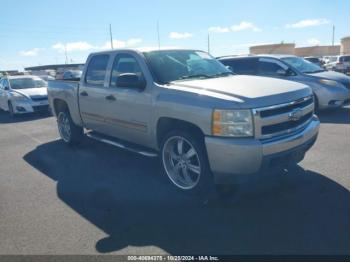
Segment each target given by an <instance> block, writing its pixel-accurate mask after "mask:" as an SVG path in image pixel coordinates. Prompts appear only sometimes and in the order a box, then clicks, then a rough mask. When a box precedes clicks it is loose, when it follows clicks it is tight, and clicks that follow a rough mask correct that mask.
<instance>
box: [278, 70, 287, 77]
mask: <svg viewBox="0 0 350 262" xmlns="http://www.w3.org/2000/svg"><path fill="white" fill-rule="evenodd" d="M276 73H277V75H279V76H287V75H288V71H287V70H284V69H278V70H277V72H276Z"/></svg>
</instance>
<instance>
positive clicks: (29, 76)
mask: <svg viewBox="0 0 350 262" xmlns="http://www.w3.org/2000/svg"><path fill="white" fill-rule="evenodd" d="M6 78H8V79H21V78H33V79H41V78H40V77H38V76H33V75H18V76H6Z"/></svg>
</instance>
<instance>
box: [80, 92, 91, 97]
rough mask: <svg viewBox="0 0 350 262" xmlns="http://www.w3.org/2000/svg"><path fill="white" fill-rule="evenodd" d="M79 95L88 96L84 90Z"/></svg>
mask: <svg viewBox="0 0 350 262" xmlns="http://www.w3.org/2000/svg"><path fill="white" fill-rule="evenodd" d="M80 95H81V96H88V95H89V94H88V93H87V92H86V91H83V92H81V93H80Z"/></svg>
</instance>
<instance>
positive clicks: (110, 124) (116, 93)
mask: <svg viewBox="0 0 350 262" xmlns="http://www.w3.org/2000/svg"><path fill="white" fill-rule="evenodd" d="M145 70H148V69H147V67H146V66H145V64H144V62H143V60H142V59H141V58H140V57H139V56H138V55H135V54H134V53H133V52H126V51H125V52H119V53H117V54H116V55H115V57H114V61H113V64H112V69H111V74H110V81H109V83H108V89H106V91H107V93H106V101H105V103H104V104H103V114H104V116H105V121H106V128H107V129H108V133H109V134H111V135H113V136H116V137H118V138H121V139H123V140H127V141H129V142H133V143H137V144H140V145H147V143H148V141H149V138H150V127H149V123H150V122H151V117H152V115H153V107H152V104H153V103H152V95H151V92H152V85H151V83H150V81H149V84H148V85H147V82H146V79H145ZM127 73H131V74H136V75H137V76H138V77H139V79H140V80H142V81H143V80H144V81H145V87H144V88H142V89H140V88H135V87H132V86H130V87H129V86H126V87H120V86H118V85H117V78H118V76H120V75H121V74H127Z"/></svg>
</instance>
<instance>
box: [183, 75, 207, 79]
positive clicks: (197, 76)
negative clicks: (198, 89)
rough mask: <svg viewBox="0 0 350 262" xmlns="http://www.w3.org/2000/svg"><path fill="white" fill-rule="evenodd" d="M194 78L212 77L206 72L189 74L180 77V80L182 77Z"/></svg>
mask: <svg viewBox="0 0 350 262" xmlns="http://www.w3.org/2000/svg"><path fill="white" fill-rule="evenodd" d="M192 78H211V76H209V75H205V74H196V75H188V76H182V77H180V80H182V79H192Z"/></svg>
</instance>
